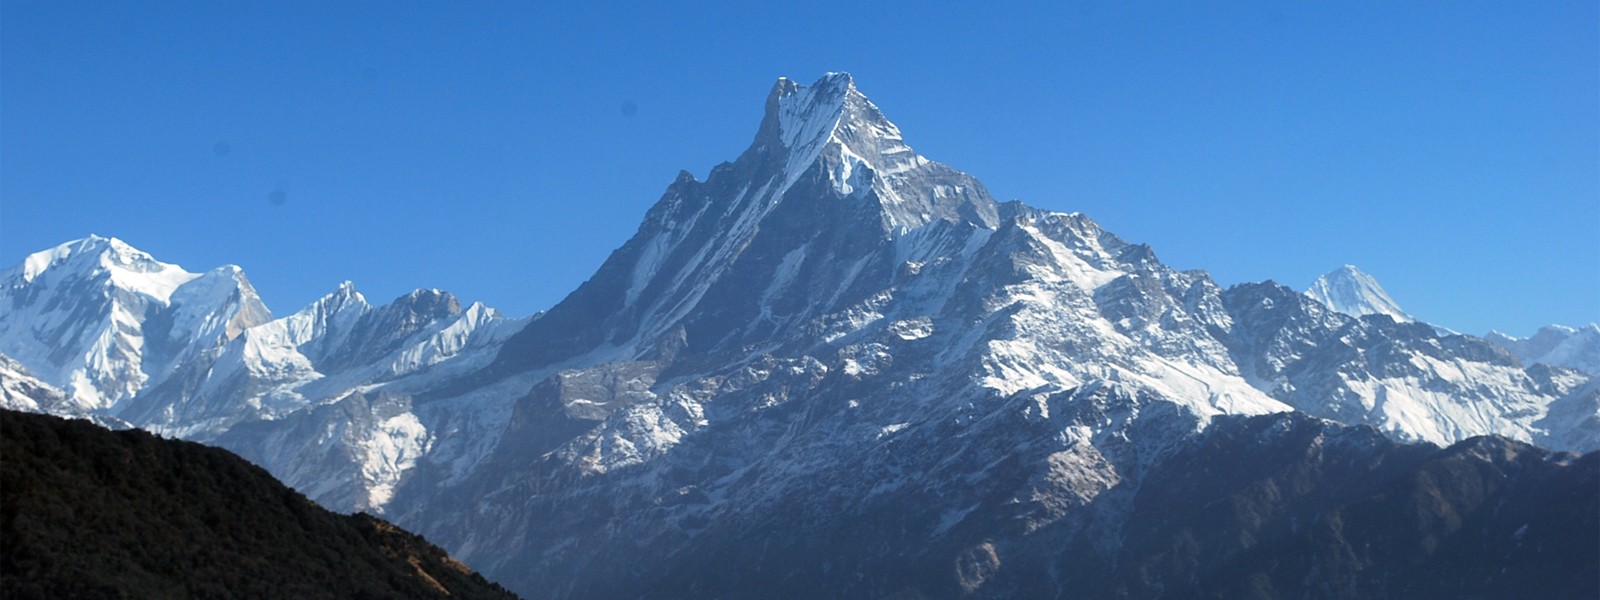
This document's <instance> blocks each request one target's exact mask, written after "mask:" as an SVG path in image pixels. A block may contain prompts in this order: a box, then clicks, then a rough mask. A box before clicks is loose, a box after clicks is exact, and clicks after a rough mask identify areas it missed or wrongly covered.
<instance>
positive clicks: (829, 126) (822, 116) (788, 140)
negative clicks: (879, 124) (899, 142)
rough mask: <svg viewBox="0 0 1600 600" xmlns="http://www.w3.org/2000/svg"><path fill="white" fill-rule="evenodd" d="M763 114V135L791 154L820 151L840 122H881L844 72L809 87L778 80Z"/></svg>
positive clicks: (788, 80)
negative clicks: (771, 138)
mask: <svg viewBox="0 0 1600 600" xmlns="http://www.w3.org/2000/svg"><path fill="white" fill-rule="evenodd" d="M766 113H767V114H766V118H765V119H764V122H763V124H762V125H763V127H762V129H763V130H764V131H763V133H764V134H766V135H767V136H771V137H775V138H777V139H776V141H777V142H778V143H779V145H781V146H782V147H783V148H786V149H788V150H789V151H790V152H791V153H811V152H814V151H815V150H817V149H820V147H821V146H822V145H824V144H825V143H827V141H828V140H829V139H830V138H832V137H833V134H834V131H835V130H836V129H837V128H838V127H839V125H840V123H841V122H845V121H859V120H862V119H867V120H872V121H884V119H883V115H882V114H881V113H879V112H878V110H877V107H876V106H873V105H872V103H871V102H870V101H868V100H867V98H866V96H863V95H862V94H861V92H860V90H857V89H856V86H855V79H854V78H852V77H851V76H850V74H848V73H828V74H826V75H823V76H822V77H821V78H819V79H817V81H816V82H815V83H812V84H811V85H801V84H799V83H796V82H795V81H794V80H792V79H789V78H787V77H780V78H778V82H777V83H776V84H774V85H773V86H772V93H771V94H769V95H768V97H767V109H766ZM884 122H885V123H886V122H887V121H884ZM889 127H891V128H892V127H893V125H890V126H889ZM896 133H897V134H898V131H896ZM769 139H770V138H769Z"/></svg>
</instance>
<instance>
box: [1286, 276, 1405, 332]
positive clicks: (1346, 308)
mask: <svg viewBox="0 0 1600 600" xmlns="http://www.w3.org/2000/svg"><path fill="white" fill-rule="evenodd" d="M1306 295H1307V296H1310V297H1311V299H1313V300H1316V301H1317V302H1321V303H1322V305H1323V306H1326V307H1328V308H1330V309H1332V310H1333V311H1334V312H1340V313H1344V314H1347V315H1350V316H1352V317H1359V316H1363V315H1388V316H1390V317H1392V318H1393V319H1394V320H1396V321H1400V322H1402V323H1403V322H1409V321H1413V320H1415V319H1412V318H1411V316H1410V315H1407V314H1406V313H1405V311H1403V310H1400V305H1399V304H1396V303H1395V301H1394V299H1392V298H1390V297H1389V294H1388V293H1387V292H1385V291H1383V286H1381V285H1378V280H1376V279H1373V278H1372V276H1371V275H1368V274H1366V273H1363V272H1362V271H1361V269H1357V268H1355V266H1354V265H1345V266H1342V267H1339V268H1337V269H1334V270H1332V271H1329V272H1327V273H1325V274H1323V275H1322V276H1321V277H1318V278H1317V280H1316V281H1314V282H1312V283H1311V287H1309V288H1307V289H1306Z"/></svg>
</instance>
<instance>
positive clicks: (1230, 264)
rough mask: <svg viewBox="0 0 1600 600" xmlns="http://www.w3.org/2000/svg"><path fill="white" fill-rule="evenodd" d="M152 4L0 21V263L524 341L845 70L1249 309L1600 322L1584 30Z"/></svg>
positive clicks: (1028, 188)
mask: <svg viewBox="0 0 1600 600" xmlns="http://www.w3.org/2000/svg"><path fill="white" fill-rule="evenodd" d="M138 4H141V5H135V3H70V2H30V1H26V0H7V2H5V3H4V4H3V7H0V263H4V264H7V265H10V264H15V263H16V262H17V261H20V260H21V259H22V257H23V256H25V255H26V254H28V253H29V252H32V251H36V250H40V249H43V248H47V247H50V246H54V245H56V244H58V243H61V242H64V241H66V240H69V239H74V238H78V237H82V236H84V235H87V234H89V233H98V234H101V235H113V236H117V237H120V238H123V239H124V240H126V241H127V242H129V243H130V244H132V245H134V246H136V247H139V248H142V249H144V250H147V251H149V252H151V253H152V254H154V255H155V256H156V257H157V258H160V259H162V260H165V261H168V262H175V263H178V264H181V265H183V266H185V267H186V268H189V269H190V270H203V269H207V268H211V267H214V266H217V265H221V264H224V263H235V264H239V265H242V266H243V267H244V268H245V271H246V272H247V273H248V274H249V276H250V278H251V280H252V281H253V282H254V283H255V284H256V287H257V288H258V289H259V290H260V291H261V293H262V295H263V297H264V298H265V299H266V301H267V303H268V305H269V306H270V307H271V308H272V309H273V310H274V311H275V312H276V313H277V314H280V315H281V314H288V313H289V312H292V311H294V310H296V309H298V308H299V307H301V306H303V305H305V304H307V303H309V302H311V301H313V300H314V299H316V298H317V297H319V296H321V295H323V294H325V293H327V292H329V291H332V290H333V289H334V287H335V286H337V285H338V283H339V282H340V281H342V280H344V279H351V280H354V281H355V282H356V284H357V287H358V288H360V289H361V290H363V292H365V293H366V294H367V296H368V297H369V299H371V300H373V301H378V302H386V301H388V300H390V299H392V298H394V297H396V296H399V295H401V294H403V293H405V292H406V291H408V290H410V289H413V288H417V287H436V288H442V289H446V290H450V291H452V292H454V293H456V294H457V295H459V296H461V297H462V298H464V299H466V300H468V301H472V300H482V301H485V302H487V303H489V304H490V305H492V306H496V307H498V308H501V309H502V310H505V311H506V312H508V313H510V314H514V315H521V314H528V313H531V312H534V311H536V310H540V309H543V308H547V307H549V306H550V305H552V304H553V303H555V302H557V301H559V300H560V299H561V298H562V297H563V296H564V295H565V294H566V293H567V292H569V291H571V290H572V289H573V288H574V287H576V286H577V284H579V283H580V282H582V281H583V280H584V279H585V278H587V277H588V276H589V275H590V274H592V273H593V271H594V269H595V268H596V267H598V266H599V264H600V262H601V261H602V260H604V258H605V256H606V255H607V254H608V253H609V252H610V251H611V250H612V249H614V248H615V247H617V246H619V245H621V244H622V242H623V241H625V240H626V239H627V237H628V236H629V235H631V234H632V233H633V231H634V230H635V229H636V227H637V225H638V222H639V220H640V219H641V218H642V217H643V215H644V213H645V211H646V209H647V208H648V207H649V206H650V205H651V204H652V203H653V202H654V201H655V200H656V199H657V198H658V197H659V196H660V194H661V192H662V191H663V190H664V189H665V188H666V186H667V184H668V183H669V182H670V181H671V180H672V178H673V177H674V175H675V174H676V173H677V172H678V170H680V169H685V170H688V171H690V172H692V173H695V174H696V175H697V176H701V177H703V176H704V175H705V174H706V172H707V171H709V170H710V168H711V167H712V166H714V165H716V164H717V163H719V162H722V161H725V160H731V159H733V158H734V157H735V156H737V155H738V153H739V152H740V151H741V150H743V149H744V147H745V146H746V145H747V144H748V143H749V142H750V139H751V138H752V137H753V136H754V134H755V129H756V125H757V123H758V122H759V119H760V113H761V108H762V101H763V100H764V98H765V95H766V93H767V91H768V89H769V88H770V87H771V85H772V82H773V81H774V80H775V79H776V78H777V77H778V76H781V75H782V76H789V77H791V78H794V79H798V80H801V81H805V82H809V81H811V80H813V79H815V78H816V77H818V76H820V75H821V74H822V73H823V72H826V71H849V72H851V73H853V74H854V75H855V78H856V82H857V85H858V87H860V88H861V90H862V91H863V92H865V93H866V94H867V95H868V96H869V97H871V98H872V99H873V100H874V102H876V103H877V104H878V105H879V106H880V107H881V108H882V109H883V110H884V112H885V114H887V115H888V116H889V118H890V119H891V120H894V121H895V122H896V123H897V124H899V125H900V127H901V129H902V130H903V131H904V132H905V135H906V140H907V141H908V143H910V144H911V145H912V146H913V147H914V148H916V149H917V150H918V151H919V152H920V153H922V154H924V155H926V156H928V157H930V158H932V159H934V160H939V161H942V162H945V163H948V164H950V165H952V166H955V167H957V168H959V169H962V170H965V171H967V172H970V173H973V174H974V175H976V176H978V177H979V178H980V179H982V180H983V181H984V183H985V184H986V185H988V186H989V188H990V191H991V192H993V193H994V195H995V196H996V197H999V198H1001V199H1010V198H1017V199H1021V200H1023V201H1025V202H1028V203H1030V204H1033V205H1036V206H1040V207H1045V208H1050V209H1056V210H1064V211H1074V210H1076V211H1081V212H1083V213H1085V214H1087V215H1089V216H1090V217H1092V218H1095V219H1097V220H1099V221H1100V222H1101V223H1102V224H1104V225H1105V226H1106V227H1107V228H1109V229H1110V230H1112V231H1114V232H1117V233H1118V234H1119V235H1121V236H1122V237H1124V238H1127V239H1129V240H1131V241H1137V242H1147V243H1150V244H1151V245H1152V246H1154V248H1155V250H1156V252H1157V254H1158V255H1159V256H1160V257H1161V258H1162V259H1163V260H1164V261H1166V262H1167V263H1169V264H1171V265H1173V266H1175V267H1178V268H1185V269H1188V268H1203V269H1206V270H1208V271H1210V272H1211V273H1212V274H1213V276H1215V277H1216V278H1217V279H1218V281H1219V282H1221V283H1223V284H1224V285H1228V284H1233V283H1239V282H1244V281H1257V280H1264V279H1274V280H1277V281H1279V282H1282V283H1285V284H1288V285H1291V286H1293V287H1295V288H1304V287H1305V286H1306V285H1307V284H1309V283H1310V281H1311V280H1312V279H1313V278H1315V277H1316V276H1317V275H1318V274H1320V273H1322V272H1325V271H1328V270H1331V269H1333V268H1335V267H1338V266H1339V265H1341V264H1344V263H1353V264H1356V265H1358V266H1360V267H1361V268H1363V269H1364V270H1366V271H1368V272H1370V273H1372V274H1373V275H1374V276H1376V277H1377V278H1378V279H1379V280H1380V281H1381V282H1383V284H1384V285H1385V286H1386V287H1387V288H1388V289H1389V291H1390V293H1391V295H1393V296H1394V297H1395V299H1396V300H1397V301H1398V302H1399V303H1400V304H1401V306H1403V307H1405V308H1406V309H1407V310H1408V311H1410V312H1411V313H1413V314H1415V315H1417V316H1419V317H1421V318H1423V319H1424V320H1427V321H1430V322H1434V323H1438V324H1441V325H1445V326H1448V327H1453V328H1457V329H1460V330H1464V331H1469V332H1475V333H1477V332H1483V331H1485V330H1488V329H1491V328H1494V329H1500V330H1503V331H1509V332H1511V333H1518V334H1527V333H1531V332H1532V330H1533V329H1535V328H1536V327H1538V326H1539V325H1542V324H1545V323H1550V322H1562V323H1572V324H1576V323H1585V322H1591V321H1597V320H1600V236H1597V235H1596V234H1597V233H1600V14H1597V8H1596V3H1595V2H1592V1H1582V2H1536V3H1521V2H1504V3H1485V2H1470V1H1453V2H1424V3H1379V2H1371V3H1366V2H1340V3H1266V2H1263V3H1258V4H1257V3H1247V2H1236V3H1190V2H1173V3H1120V2H1119V3H1110V2H1106V3H1072V4H1067V3H1060V5H1058V6H1054V7H1051V8H1040V7H1037V6H1032V5H1031V3H1022V4H1016V5H1006V4H1004V3H964V4H926V3H894V4H886V5H862V4H858V3H853V2H838V3H835V2H805V3H784V4H783V5H781V6H780V5H776V4H775V5H773V6H765V5H762V4H763V3H726V4H711V3H686V4H683V5H681V6H666V4H667V3H638V4H606V5H601V4H599V3H410V2H383V3H378V2H374V3H367V4H363V3H355V2H350V3H342V2H341V3H327V2H305V3H296V2H270V3H266V2H264V3H243V2H238V3H235V2H227V3H217V2H205V3H194V4H182V3H178V2H157V3H138ZM142 4H148V5H142ZM1201 4H1211V5H1210V6H1202V5H1201Z"/></svg>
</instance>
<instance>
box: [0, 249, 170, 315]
mask: <svg viewBox="0 0 1600 600" xmlns="http://www.w3.org/2000/svg"><path fill="white" fill-rule="evenodd" d="M47 273H49V274H52V275H54V274H56V273H65V274H68V275H67V276H79V277H89V276H92V275H94V274H96V273H104V274H105V275H107V276H108V280H109V281H110V283H111V284H113V285H115V286H116V287H117V288H120V289H123V290H126V291H130V292H136V293H139V294H143V295H145V296H149V297H151V298H153V299H155V300H156V301H158V302H163V303H164V302H166V301H167V298H168V297H169V296H171V295H172V292H173V290H176V289H178V286H181V285H183V284H185V283H188V282H190V281H192V280H194V279H195V278H197V277H199V275H198V274H195V273H190V272H188V271H185V270H183V269H182V268H181V267H178V266H177V265H170V264H167V263H164V262H161V261H158V260H156V259H155V258H153V257H151V256H150V255H149V254H147V253H145V252H144V251H142V250H139V249H137V248H134V247H133V246H129V245H128V244H127V243H126V242H123V241H122V240H119V239H117V238H114V237H101V236H98V235H90V236H88V237H85V238H83V239H79V240H73V241H70V242H67V243H65V244H61V245H59V246H56V247H54V248H51V249H49V250H44V251H40V252H35V253H33V254H31V255H29V256H28V257H27V258H26V259H23V261H22V264H21V265H19V266H18V268H17V269H16V271H15V272H14V274H13V276H12V277H8V279H12V278H16V279H20V280H21V282H22V283H33V282H34V281H35V280H37V279H39V278H40V277H44V276H46V274H47Z"/></svg>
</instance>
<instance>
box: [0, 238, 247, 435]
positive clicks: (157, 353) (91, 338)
mask: <svg viewBox="0 0 1600 600" xmlns="http://www.w3.org/2000/svg"><path fill="white" fill-rule="evenodd" d="M0 280H3V281H4V286H3V287H0V313H3V314H4V315H5V317H4V318H3V319H0V352H3V353H5V354H7V355H9V356H11V357H12V358H13V359H15V360H16V361H17V362H18V363H20V364H22V365H23V366H24V367H25V368H27V369H28V370H29V371H31V372H32V373H33V374H34V375H35V376H37V377H39V378H40V379H41V380H43V381H45V382H47V383H49V384H51V385H54V386H56V387H59V388H60V389H62V390H63V391H64V392H66V393H67V395H68V397H69V398H70V400H71V402H72V403H73V404H75V405H76V406H77V407H79V408H81V409H83V410H87V411H93V410H111V411H115V410H116V409H118V408H119V406H120V404H121V403H123V402H125V401H127V400H128V399H130V398H132V397H133V396H134V395H135V394H137V393H138V392H139V390H141V389H143V388H145V387H146V386H149V385H154V384H156V383H159V382H160V381H162V380H164V379H165V378H166V377H167V376H168V375H170V374H171V372H172V370H173V369H174V368H176V367H177V366H178V365H181V364H184V363H186V362H188V361H190V360H192V359H193V358H194V357H195V356H196V355H198V354H200V353H204V352H206V351H208V350H210V349H212V348H215V347H217V346H220V345H222V344H224V343H227V342H228V341H229V340H231V339H233V338H235V337H237V336H238V335H239V333H240V332H242V331H243V330H245V329H247V328H249V327H251V326H254V325H257V324H260V323H262V322H265V321H266V320H268V319H269V318H271V315H270V314H269V313H268V312H267V309H266V307H265V306H264V305H263V304H262V303H261V300H260V298H258V297H257V296H256V292H255V289H254V288H252V287H251V286H250V282H249V280H247V279H245V277H244V274H243V273H242V272H241V271H240V270H239V268H238V267H234V266H224V267H219V268H217V269H215V270H212V271H209V272H206V273H190V272H188V271H185V270H183V269H182V268H180V267H177V266H175V265H170V264H166V263H163V262H160V261H157V260H155V259H154V258H152V257H151V256H150V255H149V254H146V253H144V252H141V251H139V250H137V249H134V248H133V247H131V246H128V245H127V244H125V243H123V242H122V241H121V240H118V239H116V238H103V237H98V236H90V237H87V238H84V239H81V240H77V241H73V242H68V243H66V244H62V245H60V246H57V247H55V248H52V249H50V250H45V251H42V252H38V253H35V254H33V255H30V256H28V257H27V258H26V259H25V260H23V262H22V264H20V265H17V266H16V267H14V268H12V269H10V270H8V271H7V272H5V273H4V274H3V275H0Z"/></svg>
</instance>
